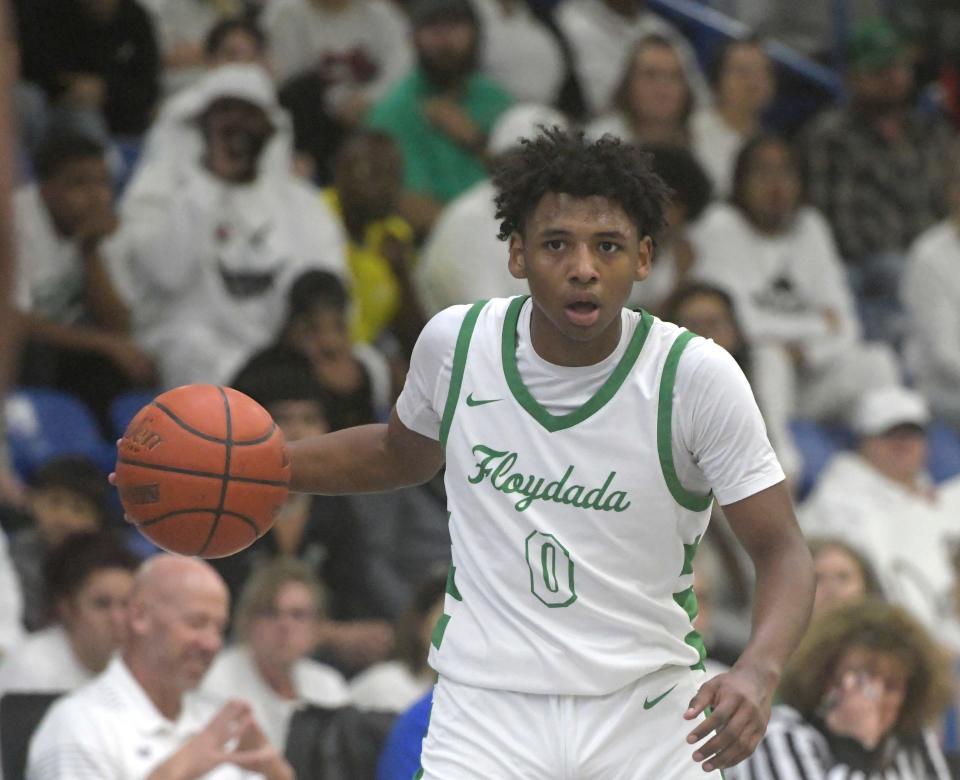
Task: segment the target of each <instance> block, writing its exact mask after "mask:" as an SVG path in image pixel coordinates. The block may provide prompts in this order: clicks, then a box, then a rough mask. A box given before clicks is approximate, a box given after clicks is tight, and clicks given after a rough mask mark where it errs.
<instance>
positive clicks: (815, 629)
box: [726, 601, 952, 780]
mask: <svg viewBox="0 0 960 780" xmlns="http://www.w3.org/2000/svg"><path fill="white" fill-rule="evenodd" d="M949 669H950V666H949V659H948V657H947V656H946V654H945V653H944V651H943V650H942V649H941V648H939V647H938V646H937V645H936V644H935V643H934V641H933V639H932V638H931V637H930V636H929V635H928V633H927V632H926V631H925V630H924V629H923V627H922V626H921V625H920V624H919V623H918V622H917V621H916V620H915V619H914V618H912V617H911V616H910V615H909V614H907V613H906V612H905V611H904V610H903V609H901V608H900V607H895V606H892V605H889V604H885V603H883V602H880V601H868V602H865V603H859V604H855V605H851V606H845V607H841V608H838V609H834V610H831V611H829V612H827V613H825V614H824V615H822V616H820V617H819V618H818V619H816V620H815V621H814V623H813V624H812V625H811V627H810V630H809V632H808V633H807V636H806V638H805V639H804V641H803V643H802V644H801V645H800V648H799V649H798V650H797V652H796V654H795V655H794V657H793V659H792V661H791V662H790V665H789V666H788V668H787V670H786V671H785V672H784V675H783V678H782V681H781V686H780V691H779V701H780V704H778V705H777V706H776V707H774V709H773V715H772V717H771V720H770V724H769V726H768V727H767V733H766V736H765V737H764V738H763V741H762V742H761V743H760V745H759V747H758V748H757V750H756V752H755V753H754V754H753V755H752V756H751V757H750V758H749V759H748V760H746V761H744V762H743V763H742V764H740V765H738V766H736V767H734V768H732V769H728V770H727V771H726V777H727V780H821V778H822V779H823V780H847V779H848V778H849V780H874V778H876V779H877V780H949V778H951V777H952V775H951V772H950V769H949V768H948V765H947V761H946V759H945V757H944V755H943V752H942V751H941V749H940V746H939V744H938V743H937V740H936V737H935V736H934V735H933V733H932V732H931V730H930V728H929V726H930V725H931V724H933V723H934V722H935V721H936V720H937V718H938V717H939V716H940V715H941V714H942V713H943V710H944V709H945V707H946V705H947V704H948V702H949V701H950V696H951V687H950V678H949V674H950V672H949Z"/></svg>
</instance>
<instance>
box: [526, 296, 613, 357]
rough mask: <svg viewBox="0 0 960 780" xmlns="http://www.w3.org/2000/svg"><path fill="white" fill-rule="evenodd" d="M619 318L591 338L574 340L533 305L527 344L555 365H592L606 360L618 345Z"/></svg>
mask: <svg viewBox="0 0 960 780" xmlns="http://www.w3.org/2000/svg"><path fill="white" fill-rule="evenodd" d="M620 320H621V318H620V317H619V316H617V317H614V318H613V320H612V321H611V323H610V324H609V325H608V326H607V328H606V329H605V330H604V331H603V332H602V333H600V334H599V335H598V336H597V337H596V338H595V339H591V340H590V341H577V340H576V339H571V338H569V337H568V336H565V335H564V334H563V333H561V332H560V331H559V330H558V329H557V327H556V326H555V325H554V324H553V323H552V322H550V320H549V319H548V318H547V317H546V316H545V315H544V314H543V312H541V311H540V310H539V309H538V308H537V307H536V306H533V307H532V311H531V314H530V342H531V344H532V345H533V349H534V351H535V352H536V353H537V355H539V356H540V357H541V358H542V359H543V360H545V361H547V362H548V363H552V364H553V365H555V366H566V367H577V366H592V365H595V364H597V363H599V362H600V361H602V360H604V359H605V358H607V357H609V356H610V355H611V354H612V353H613V351H614V350H615V349H616V348H617V345H618V344H619V343H620V331H621V322H620Z"/></svg>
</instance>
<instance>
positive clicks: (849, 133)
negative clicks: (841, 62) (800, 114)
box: [804, 20, 950, 341]
mask: <svg viewBox="0 0 960 780" xmlns="http://www.w3.org/2000/svg"><path fill="white" fill-rule="evenodd" d="M848 85H849V93H850V101H849V103H847V105H845V106H843V107H842V108H838V109H836V110H834V111H831V112H829V113H826V114H824V115H823V116H821V117H819V118H818V119H817V120H816V121H815V122H814V124H813V125H812V127H811V128H810V129H809V130H808V132H807V133H806V137H805V139H804V141H805V143H804V152H805V155H804V156H805V158H806V159H805V167H806V181H807V186H808V188H809V192H808V197H809V199H810V201H811V203H812V205H814V206H816V207H817V208H818V209H819V210H820V211H821V212H822V213H823V214H825V215H826V216H827V218H828V219H829V220H830V222H831V227H832V228H833V232H834V234H835V236H836V239H837V244H838V245H839V249H840V254H841V255H842V257H843V259H844V260H845V261H846V263H847V268H848V273H849V275H850V280H851V284H852V286H853V289H854V293H855V295H856V297H857V299H858V304H859V308H860V315H861V318H862V319H863V325H864V331H865V333H866V335H867V336H868V337H880V338H885V339H888V340H891V341H896V340H897V339H898V337H899V334H900V331H901V318H900V316H899V311H900V305H899V302H898V300H897V288H898V286H899V279H900V275H901V269H902V267H903V263H904V257H903V255H904V253H905V252H906V250H907V248H908V247H909V245H910V243H911V242H912V241H913V240H914V239H915V238H916V237H917V236H918V235H919V234H920V233H921V232H923V231H924V230H926V229H927V228H928V227H930V226H931V225H933V224H934V223H935V222H936V221H937V220H939V219H941V218H942V217H943V216H944V215H945V213H946V192H947V179H948V174H949V172H950V169H949V166H948V165H946V164H945V161H946V160H948V159H949V148H950V147H949V144H950V132H949V129H948V128H947V126H946V125H945V124H944V123H943V122H942V121H940V120H938V119H936V118H934V117H930V116H926V115H923V114H921V113H920V112H918V111H916V110H914V109H912V108H911V100H912V97H913V91H914V83H913V74H912V71H911V64H910V61H909V59H908V54H907V50H906V46H905V45H904V43H903V41H901V39H900V37H899V36H898V34H897V32H896V31H895V30H894V29H893V28H892V27H890V26H888V25H887V24H886V23H885V22H882V21H880V20H870V21H867V22H864V23H862V24H861V25H859V26H858V27H857V28H856V29H855V30H854V33H853V36H852V40H851V46H850V71H849V81H848Z"/></svg>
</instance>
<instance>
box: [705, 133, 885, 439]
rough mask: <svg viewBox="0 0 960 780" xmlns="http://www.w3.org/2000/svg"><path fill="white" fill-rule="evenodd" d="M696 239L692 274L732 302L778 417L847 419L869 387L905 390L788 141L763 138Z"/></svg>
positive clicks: (760, 391)
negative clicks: (855, 294)
mask: <svg viewBox="0 0 960 780" xmlns="http://www.w3.org/2000/svg"><path fill="white" fill-rule="evenodd" d="M692 240H693V244H694V247H695V249H696V257H697V260H696V264H695V265H694V267H693V270H692V276H693V277H694V278H697V279H699V280H701V281H707V282H711V283H712V284H715V285H717V286H718V287H721V288H723V289H725V290H726V291H727V292H729V293H730V295H731V296H732V297H733V299H734V303H735V304H736V308H737V314H738V316H739V318H740V322H741V325H742V326H743V330H744V335H745V336H746V339H747V342H748V343H749V344H750V347H751V350H752V351H753V359H754V376H753V388H754V392H755V393H756V395H757V399H758V401H759V403H760V405H761V407H762V408H764V409H765V410H770V411H769V413H770V414H772V415H774V416H775V417H776V418H777V419H784V418H789V417H794V416H802V417H806V418H809V419H813V420H817V421H846V420H848V419H849V414H850V413H851V411H852V409H853V407H854V405H855V403H856V401H857V399H858V398H859V396H860V394H861V392H862V390H863V388H864V387H887V386H892V385H897V384H899V383H900V376H899V369H898V367H897V364H896V360H895V358H894V356H893V352H892V351H891V350H890V349H889V348H888V347H887V346H885V345H882V344H873V343H868V342H865V341H864V340H863V338H862V336H861V331H860V322H859V320H858V319H857V314H856V310H855V308H854V304H853V298H852V295H851V292H850V289H849V287H848V286H847V283H846V279H845V277H844V271H843V266H842V264H841V261H840V258H839V256H838V254H837V249H836V244H835V243H834V239H833V236H832V234H831V232H830V228H829V226H828V224H827V222H826V220H825V219H824V218H823V216H822V215H821V214H820V213H819V212H818V211H816V210H815V209H813V208H810V207H808V206H805V205H804V204H803V201H802V187H801V181H800V171H799V168H798V165H797V159H796V156H795V154H794V152H793V150H792V148H791V147H790V146H789V144H788V143H787V142H786V141H785V140H784V139H782V138H779V137H777V136H775V135H759V136H756V137H755V138H753V139H752V140H751V141H749V142H748V143H747V144H746V145H745V146H744V148H743V150H742V151H741V152H740V155H739V156H738V158H737V163H736V166H735V169H734V182H733V193H732V196H731V199H730V201H729V202H727V203H720V204H718V205H716V206H714V207H713V208H712V209H710V210H709V211H708V212H707V214H706V215H705V216H704V217H703V218H702V220H701V221H700V223H699V224H698V225H697V226H696V228H695V229H694V230H693V231H692Z"/></svg>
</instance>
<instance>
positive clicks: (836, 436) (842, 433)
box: [790, 419, 851, 501]
mask: <svg viewBox="0 0 960 780" xmlns="http://www.w3.org/2000/svg"><path fill="white" fill-rule="evenodd" d="M790 432H791V433H792V434H793V442H794V444H795V446H796V448H797V450H798V451H799V452H800V457H801V458H802V459H803V472H802V473H801V475H800V481H799V484H798V485H797V498H798V499H799V500H801V501H802V500H803V499H804V498H806V497H807V496H808V495H809V493H810V491H811V490H812V489H813V486H814V484H816V481H817V477H819V476H820V472H821V471H823V470H824V469H825V468H826V466H827V464H828V463H829V462H830V459H831V458H832V457H833V456H834V455H835V454H836V453H837V452H839V451H840V450H843V449H848V448H849V447H850V444H851V440H850V434H849V432H847V431H846V430H844V429H842V428H838V427H834V426H829V425H823V424H821V423H817V422H814V421H813V420H803V419H794V420H791V421H790Z"/></svg>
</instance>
